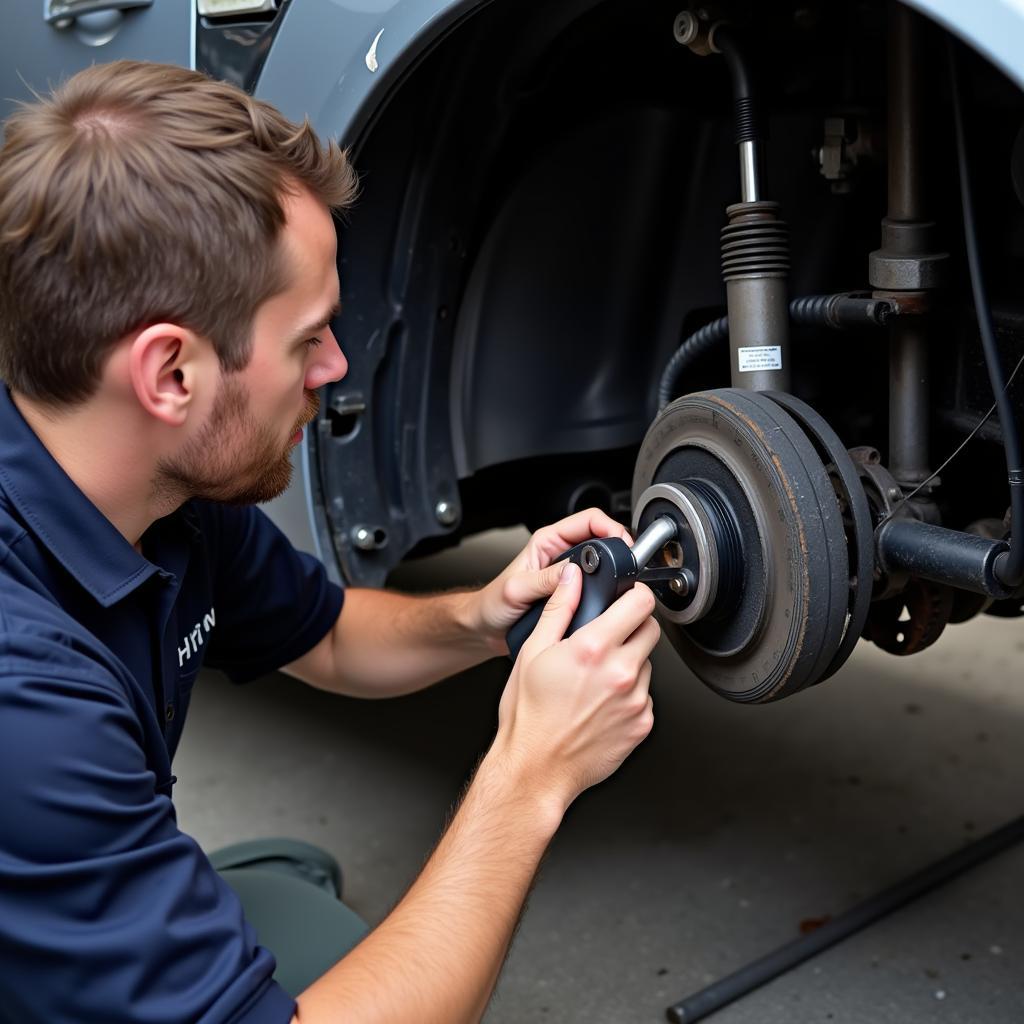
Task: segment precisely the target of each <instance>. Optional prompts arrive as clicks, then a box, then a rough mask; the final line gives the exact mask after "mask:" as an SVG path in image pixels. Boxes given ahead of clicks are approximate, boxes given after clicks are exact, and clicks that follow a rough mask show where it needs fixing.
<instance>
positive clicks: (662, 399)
mask: <svg viewBox="0 0 1024 1024" xmlns="http://www.w3.org/2000/svg"><path fill="white" fill-rule="evenodd" d="M891 312H892V305H891V304H890V303H888V302H885V301H884V300H881V299H873V298H871V297H869V296H862V295H852V294H850V293H849V292H837V293H836V294H835V295H802V296H801V297H800V298H798V299H793V300H792V301H791V302H790V303H789V316H790V319H791V320H792V321H793V323H794V324H800V325H805V326H813V327H831V328H832V330H836V331H841V330H845V329H846V328H849V327H861V326H865V327H881V326H883V325H884V324H885V323H886V322H887V321H888V318H889V314H890V313H891ZM728 337H729V318H728V317H727V316H720V317H719V318H718V319H717V320H712V321H711V322H710V323H707V324H705V325H704V326H703V327H700V328H698V329H697V330H696V331H694V332H693V334H691V335H690V336H689V337H688V338H687V339H686V340H685V341H684V342H683V343H682V345H680V346H679V348H678V349H676V351H675V352H674V353H673V355H672V358H671V359H670V360H669V361H668V363H667V365H666V366H665V369H664V370H663V371H662V374H661V380H660V382H659V384H658V409H659V410H661V409H664V408H665V406H666V405H668V403H669V402H671V401H672V396H673V394H674V393H675V390H676V384H677V382H678V381H679V378H680V376H681V375H682V373H683V370H685V369H686V367H687V366H689V365H690V363H692V362H693V361H694V360H695V359H696V358H697V357H698V356H700V355H701V354H703V353H704V352H706V351H707V350H709V349H711V348H714V347H715V346H716V345H717V344H718V343H719V342H720V341H724V340H725V339H726V338H728Z"/></svg>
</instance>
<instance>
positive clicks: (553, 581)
mask: <svg viewBox="0 0 1024 1024" xmlns="http://www.w3.org/2000/svg"><path fill="white" fill-rule="evenodd" d="M564 566H565V562H564V561H563V562H553V563H552V564H551V565H549V566H548V567H547V568H546V569H527V570H525V571H523V572H517V573H516V574H515V575H513V576H510V577H509V580H508V582H507V583H506V584H505V597H506V599H507V600H508V602H509V604H512V605H517V606H519V607H521V608H524V609H525V608H528V607H529V606H530V605H531V604H533V602H534V601H539V600H541V599H542V598H545V597H548V596H549V595H551V594H553V593H554V592H555V589H556V588H557V586H558V580H559V578H560V577H561V575H562V568H563V567H564Z"/></svg>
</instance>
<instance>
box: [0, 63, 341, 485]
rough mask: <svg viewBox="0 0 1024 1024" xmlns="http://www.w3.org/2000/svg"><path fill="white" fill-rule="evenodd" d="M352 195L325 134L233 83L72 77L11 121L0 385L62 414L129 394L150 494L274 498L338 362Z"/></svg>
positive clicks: (150, 76)
mask: <svg viewBox="0 0 1024 1024" xmlns="http://www.w3.org/2000/svg"><path fill="white" fill-rule="evenodd" d="M355 189H356V182H355V175H354V173H353V171H352V169H351V167H350V165H349V164H348V162H347V160H346V158H345V155H344V153H343V152H341V151H340V150H339V149H338V147H337V146H336V145H335V144H334V143H330V144H329V145H327V146H324V145H322V144H321V143H320V142H319V140H318V139H317V137H316V136H315V134H314V132H313V130H312V128H311V127H310V125H309V124H308V122H304V123H303V124H301V125H297V124H294V123H292V122H290V121H288V120H287V119H286V118H284V117H283V116H282V115H281V114H280V113H279V112H278V111H276V110H275V109H274V108H273V107H271V106H269V105H268V104H265V103H262V102H261V101H259V100H255V99H253V98H252V97H250V96H248V95H246V94H245V93H244V92H242V91H241V90H239V89H237V88H235V87H234V86H231V85H228V84H225V83H221V82H215V81H212V80H211V79H209V78H207V77H206V76H204V75H202V74H199V73H197V72H194V71H189V70H186V69H184V68H179V67H173V66H168V65H159V64H147V63H139V62H129V61H119V62H115V63H111V64H102V65H97V66H94V67H91V68H89V69H87V70H85V71H82V72H80V73H79V74H77V75H75V76H74V77H73V78H71V79H69V80H68V81H67V82H66V83H65V84H64V85H62V86H61V87H60V88H58V89H57V90H56V91H55V92H54V93H53V95H52V96H50V97H47V98H41V99H39V100H38V101H37V102H35V103H32V104H28V105H26V106H24V107H22V108H21V109H19V110H18V111H17V112H16V113H15V114H13V115H12V116H11V117H10V118H9V120H8V121H7V124H6V126H5V139H4V145H3V148H2V149H0V378H2V379H3V380H4V381H5V382H6V383H7V385H8V386H9V387H10V389H11V390H12V392H13V393H15V395H16V396H20V397H22V398H23V399H25V400H27V401H28V402H31V403H34V404H35V405H36V406H37V407H39V408H42V409H45V410H46V412H47V414H48V415H50V416H53V417H55V418H59V417H60V416H61V415H62V414H64V413H66V412H67V411H68V410H73V409H78V408H81V407H82V406H85V405H89V404H90V403H105V407H109V408H110V409H112V410H113V409H122V410H123V409H124V408H125V397H126V394H127V397H128V398H130V399H131V400H132V402H134V406H133V411H138V412H140V413H141V415H142V416H143V423H144V425H145V426H146V427H149V426H153V428H154V437H155V439H156V441H157V447H158V449H159V451H158V460H157V463H156V468H157V470H158V473H157V483H158V484H159V485H161V486H166V487H168V488H170V489H176V490H177V491H178V492H180V493H181V495H182V496H183V497H184V496H188V495H194V494H198V495H202V496H205V497H210V498H216V499H220V500H228V501H259V500H265V499H266V498H268V497H270V496H272V495H273V494H275V493H278V492H280V490H282V489H283V488H284V487H285V486H286V485H287V482H288V479H289V475H290V458H289V453H290V448H291V442H292V439H293V435H294V434H295V432H296V429H297V428H298V427H299V426H300V425H302V424H304V423H305V422H307V421H308V420H309V419H311V418H312V416H313V415H314V414H315V409H316V394H315V391H316V389H317V388H318V387H320V386H321V385H323V384H325V383H327V382H328V381H331V380H336V379H338V378H340V377H341V376H343V374H344V373H345V370H346V368H347V364H346V363H345V359H344V356H343V355H342V354H341V352H340V350H339V348H338V345H337V342H336V341H335V339H334V337H333V335H332V334H331V331H330V328H329V326H328V324H329V321H330V320H331V318H332V314H333V313H335V312H336V305H337V300H338V277H337V269H336V232H335V228H334V222H333V219H332V217H331V211H332V210H334V211H339V210H342V209H344V208H345V207H347V206H348V205H349V204H350V203H351V201H352V199H353V196H354V193H355ZM163 428H173V429H163Z"/></svg>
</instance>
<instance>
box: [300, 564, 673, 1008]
mask: <svg viewBox="0 0 1024 1024" xmlns="http://www.w3.org/2000/svg"><path fill="white" fill-rule="evenodd" d="M580 588H581V574H580V571H579V569H578V568H577V567H575V566H573V567H572V568H571V570H570V572H569V574H568V580H567V583H566V585H565V586H560V587H558V588H557V591H556V593H555V596H554V597H553V598H552V599H551V600H550V601H549V602H548V603H547V606H546V607H545V611H544V614H543V616H542V618H541V621H540V622H539V623H538V625H537V627H536V629H535V630H534V632H533V634H532V635H531V637H530V638H529V639H528V640H527V642H526V643H525V644H524V645H523V649H522V651H521V652H520V655H519V658H518V659H517V661H516V664H515V666H514V668H513V671H512V674H511V676H510V677H509V682H508V685H507V686H506V688H505V692H504V694H503V695H502V698H501V704H500V707H499V716H498V732H497V736H496V738H495V741H494V744H493V746H492V747H491V749H490V750H489V751H488V753H487V755H486V756H485V757H484V759H483V761H482V762H481V764H480V768H479V770H478V771H477V774H476V777H475V779H474V780H473V783H472V785H471V786H470V787H469V790H468V791H467V793H466V797H465V800H464V801H463V803H462V806H461V807H460V809H459V811H458V813H457V814H456V816H455V818H454V820H453V821H452V824H451V826H450V827H449V829H448V831H447V832H446V833H445V835H444V837H443V838H442V839H441V842H440V843H439V844H438V847H437V849H436V850H435V851H434V853H433V855H432V856H431V858H430V860H429V861H428V863H427V865H426V867H425V868H424V870H423V873H422V874H421V875H420V877H419V878H418V879H417V880H416V882H415V883H414V884H413V886H412V888H411V889H410V890H409V892H408V893H407V894H406V895H405V897H404V898H403V899H402V900H401V902H400V903H399V904H398V906H397V907H396V908H395V909H394V911H392V913H391V914H390V915H389V916H388V917H387V918H386V919H385V920H384V921H383V922H382V923H381V924H380V926H379V927H378V928H377V929H375V930H374V931H373V932H372V933H371V934H370V935H369V936H368V937H367V938H366V939H364V940H363V942H362V943H361V944H360V945H359V946H357V947H356V949H354V950H353V951H352V952H351V953H349V954H348V955H347V956H346V957H344V959H342V960H341V961H339V962H338V963H337V964H336V965H335V966H334V967H332V968H331V969H330V970H329V971H328V972H327V973H326V974H324V975H323V977H321V978H320V979H319V980H318V981H316V982H314V983H313V984H312V985H311V986H310V987H309V988H308V989H306V991H305V992H303V993H302V994H301V995H300V996H299V998H298V1011H297V1015H296V1017H295V1019H294V1022H293V1024H329V1022H335V1021H346V1022H351V1024H377V1022H380V1024H384V1022H391V1021H395V1020H405V1019H415V1020H417V1021H420V1022H422V1024H470V1022H474V1021H478V1020H479V1019H480V1017H481V1015H482V1014H483V1011H484V1009H485V1007H486V1004H487V1001H488V999H489V998H490V993H491V990H492V989H493V987H494V983H495V981H496V979H497V976H498V972H499V970H500V968H501V964H502V961H503V959H504V957H505V953H506V950H507V948H508V944H509V941H510V940H511V937H512V933H513V930H514V928H515V923H516V920H517V917H518V914H519V909H520V907H521V905H522V902H523V899H524V898H525V896H526V893H527V890H528V888H529V885H530V880H531V879H532V877H533V875H534V872H535V871H536V868H537V864H538V863H539V861H540V858H541V856H542V854H543V852H544V849H545V847H546V846H547V843H548V841H549V840H550V838H551V836H552V835H553V834H554V832H555V830H556V828H557V827H558V824H559V822H560V821H561V819H562V816H563V814H564V812H565V810H566V808H567V807H568V806H569V804H570V803H572V801H573V800H574V799H575V798H576V796H577V795H579V793H581V792H582V791H583V790H584V789H586V788H587V787H589V786H591V785H594V784H595V783H597V782H600V781H601V780H602V779H604V778H606V777H607V776H608V775H610V774H611V773H612V772H613V771H615V769H616V768H617V767H618V766H619V765H620V764H621V763H622V761H623V760H624V759H625V758H626V756H628V754H629V753H630V752H631V751H632V750H633V749H634V747H636V745H637V744H638V743H640V742H641V741H642V740H643V739H644V737H646V736H647V734H648V732H649V731H650V729H651V726H652V724H653V711H652V705H651V700H650V697H649V695H648V686H649V683H650V662H649V661H648V657H649V655H650V652H651V650H652V649H653V648H654V645H655V644H656V643H657V640H658V637H659V635H660V630H659V628H658V626H657V623H655V622H654V620H653V619H651V618H650V613H651V611H652V610H653V607H654V599H653V596H652V595H651V592H650V591H649V590H648V589H647V588H646V587H645V586H643V585H642V584H639V585H637V586H636V587H635V588H634V589H633V590H631V591H630V592H629V593H627V594H625V595H624V596H623V597H622V598H620V599H619V600H618V601H617V602H616V603H615V604H614V605H613V606H612V607H611V608H610V609H609V610H608V611H607V612H605V613H604V614H603V615H602V616H600V617H599V618H597V619H595V620H594V621H593V622H590V623H588V624H587V625H586V626H584V627H583V628H582V629H580V630H578V631H577V632H576V633H574V634H573V636H571V637H569V638H568V639H565V640H561V639H560V638H561V637H562V636H563V635H564V633H565V629H566V628H567V626H568V624H569V620H570V619H571V618H572V614H573V612H574V611H575V609H576V606H577V604H578V602H579V594H580Z"/></svg>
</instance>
